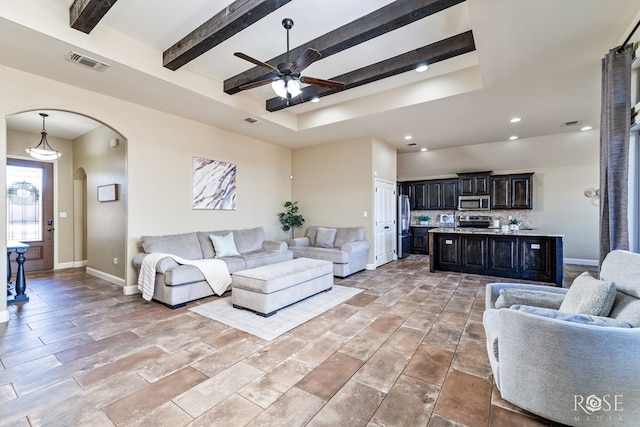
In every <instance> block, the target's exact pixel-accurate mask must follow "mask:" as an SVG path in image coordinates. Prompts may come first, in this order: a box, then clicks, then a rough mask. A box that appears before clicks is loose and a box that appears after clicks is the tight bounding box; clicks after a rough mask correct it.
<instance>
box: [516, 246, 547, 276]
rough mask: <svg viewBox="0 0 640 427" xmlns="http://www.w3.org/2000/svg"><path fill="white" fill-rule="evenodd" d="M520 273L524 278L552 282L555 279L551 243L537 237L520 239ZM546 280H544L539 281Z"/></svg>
mask: <svg viewBox="0 0 640 427" xmlns="http://www.w3.org/2000/svg"><path fill="white" fill-rule="evenodd" d="M519 243H520V245H519V246H520V248H519V249H520V254H521V256H520V266H519V267H520V272H521V273H522V276H523V278H525V279H529V278H531V277H534V278H536V279H531V280H544V281H545V282H548V281H551V279H552V277H553V265H554V259H553V256H552V255H553V251H552V247H551V241H549V240H548V239H540V238H535V237H522V238H520V242H519ZM537 278H544V279H537Z"/></svg>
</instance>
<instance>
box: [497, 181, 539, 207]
mask: <svg viewBox="0 0 640 427" xmlns="http://www.w3.org/2000/svg"><path fill="white" fill-rule="evenodd" d="M532 181H533V174H532V173H526V174H515V175H494V176H492V177H491V209H532V208H533V196H532V191H531V187H532Z"/></svg>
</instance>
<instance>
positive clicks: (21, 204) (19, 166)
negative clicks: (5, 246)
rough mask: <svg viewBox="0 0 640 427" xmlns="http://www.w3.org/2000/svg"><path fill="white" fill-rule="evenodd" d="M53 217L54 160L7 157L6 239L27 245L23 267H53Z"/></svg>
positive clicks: (27, 268)
mask: <svg viewBox="0 0 640 427" xmlns="http://www.w3.org/2000/svg"><path fill="white" fill-rule="evenodd" d="M53 220H54V217H53V164H52V163H46V162H38V161H31V160H19V159H7V240H17V241H20V242H23V243H27V244H28V245H29V250H27V253H26V254H25V257H26V258H27V260H26V261H25V263H24V268H25V271H38V270H51V269H53V232H54V223H53ZM15 256H16V254H13V256H12V260H14V261H13V265H12V267H11V269H12V271H13V272H15V271H16V263H15Z"/></svg>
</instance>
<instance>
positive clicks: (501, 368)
mask: <svg viewBox="0 0 640 427" xmlns="http://www.w3.org/2000/svg"><path fill="white" fill-rule="evenodd" d="M600 279H602V280H606V281H612V282H614V283H615V287H616V295H615V301H614V303H613V308H612V309H611V312H610V314H609V318H604V320H605V321H608V320H611V323H616V322H619V321H623V322H624V323H625V324H628V325H629V326H630V327H615V326H594V325H592V324H582V323H575V322H573V321H567V320H561V319H559V318H550V317H545V316H541V315H537V314H532V313H531V312H525V311H520V310H517V309H512V308H514V307H512V308H500V309H496V308H495V307H496V301H497V300H498V298H499V295H500V290H501V289H505V288H511V289H522V290H534V291H535V290H537V291H540V290H541V289H542V290H544V291H548V292H553V293H560V294H566V293H567V291H568V289H558V288H552V287H548V288H547V287H541V286H539V285H524V284H512V283H511V284H507V283H491V284H488V285H487V288H486V292H487V293H486V310H485V313H484V318H483V323H484V328H485V332H486V336H487V353H488V356H489V360H490V362H491V368H492V370H493V375H494V380H495V383H496V386H497V387H498V389H499V390H500V395H501V397H502V398H503V399H504V400H506V401H508V402H511V403H513V404H514V405H517V406H519V407H521V408H522V409H525V410H527V411H529V412H531V413H533V414H536V415H539V416H541V417H544V418H547V419H549V420H552V421H556V422H559V423H562V424H567V425H572V426H594V425H597V426H638V425H640V254H636V253H631V252H627V251H621V250H616V251H612V252H611V253H609V254H608V255H607V257H606V259H605V260H604V262H603V265H602V267H601V270H600ZM516 308H517V307H516ZM558 308H559V307H558ZM552 311H553V310H552ZM560 314H562V313H560ZM601 319H602V318H601ZM612 319H616V320H612Z"/></svg>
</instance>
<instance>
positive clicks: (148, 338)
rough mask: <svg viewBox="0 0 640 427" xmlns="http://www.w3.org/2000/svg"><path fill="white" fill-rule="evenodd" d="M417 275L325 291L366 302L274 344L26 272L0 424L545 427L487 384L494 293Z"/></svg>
mask: <svg viewBox="0 0 640 427" xmlns="http://www.w3.org/2000/svg"><path fill="white" fill-rule="evenodd" d="M427 262H428V261H427V257H424V256H419V255H412V256H410V257H408V258H405V259H403V260H399V261H396V262H391V263H389V264H387V265H385V266H383V267H381V268H378V269H377V270H375V271H363V272H360V273H357V274H354V275H352V276H351V277H348V278H346V279H337V278H336V284H340V285H343V286H355V287H358V288H362V289H364V290H365V291H364V292H363V293H361V294H359V295H357V296H355V297H354V298H352V299H351V300H349V301H347V302H346V303H344V304H341V305H339V306H337V307H335V308H334V309H332V310H330V311H328V312H326V313H324V314H322V315H321V316H319V317H316V318H314V319H313V320H311V321H309V322H307V323H305V324H303V325H301V326H299V327H297V328H296V329H294V330H292V331H290V332H289V333H287V334H284V335H282V336H280V337H278V338H277V339H275V340H273V341H265V340H262V339H259V338H256V337H254V336H252V335H249V334H247V333H245V332H241V331H239V330H236V329H233V328H230V327H228V326H226V325H224V324H222V323H218V322H216V321H213V320H210V319H208V318H205V317H202V316H200V315H198V314H195V313H193V312H191V311H189V310H188V307H190V306H193V305H194V304H196V303H191V304H188V305H187V308H181V309H178V310H170V309H168V308H166V307H165V306H163V305H161V304H158V303H155V302H151V303H148V302H146V301H144V300H143V299H142V298H141V297H140V295H132V296H124V295H122V291H121V288H119V287H118V286H115V285H112V284H110V283H107V282H105V281H103V280H100V279H98V278H95V277H93V276H90V275H87V274H86V273H85V272H84V269H69V270H60V271H55V272H48V273H37V274H29V275H28V276H27V294H28V295H29V297H30V301H29V302H28V303H23V304H18V305H11V306H9V312H10V316H11V320H10V322H9V323H4V324H0V362H1V363H2V366H1V367H0V425H2V426H4V425H9V426H43V425H46V426H92V427H98V426H113V425H117V426H154V427H155V426H171V427H177V426H186V425H189V426H217V425H219V426H245V425H247V426H279V427H280V426H287V427H288V426H302V425H309V426H332V427H333V426H371V427H375V426H431V427H441V426H470V427H475V426H547V425H550V423H549V422H548V421H546V420H543V419H540V418H537V417H535V416H532V415H531V414H527V413H524V412H523V411H521V410H520V409H519V408H516V407H514V406H512V405H510V404H509V403H507V402H505V401H504V400H502V399H500V397H499V393H498V390H497V389H496V388H495V385H494V384H493V381H492V374H491V369H490V367H489V362H488V359H487V355H486V350H485V336H484V331H483V327H482V313H483V311H484V292H485V285H486V284H487V283H489V282H492V281H497V280H500V279H496V278H491V277H485V276H477V275H465V274H457V273H446V272H438V273H430V272H429V270H428V264H427ZM586 269H589V268H588V267H583V266H567V268H565V283H571V281H572V279H573V277H575V276H576V275H578V274H580V273H581V272H582V271H584V270H586ZM502 281H506V280H504V279H502ZM214 298H216V297H211V298H207V299H205V300H202V301H199V302H197V303H202V302H208V301H211V300H213V299H214Z"/></svg>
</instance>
